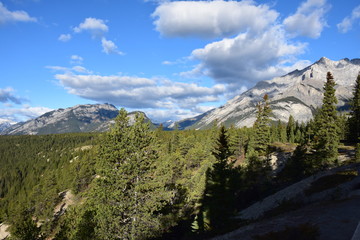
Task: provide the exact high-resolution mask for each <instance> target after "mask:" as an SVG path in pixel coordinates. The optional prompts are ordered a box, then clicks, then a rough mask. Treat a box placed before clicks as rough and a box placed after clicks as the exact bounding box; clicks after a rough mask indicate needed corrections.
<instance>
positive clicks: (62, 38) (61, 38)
mask: <svg viewBox="0 0 360 240" xmlns="http://www.w3.org/2000/svg"><path fill="white" fill-rule="evenodd" d="M71 38H72V36H71V34H61V35H60V36H59V38H58V40H59V41H62V42H67V41H70V39H71Z"/></svg>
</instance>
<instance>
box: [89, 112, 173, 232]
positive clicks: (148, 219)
mask: <svg viewBox="0 0 360 240" xmlns="http://www.w3.org/2000/svg"><path fill="white" fill-rule="evenodd" d="M155 148H156V145H155V142H154V138H153V136H152V132H150V131H149V124H148V123H144V117H143V115H140V114H137V115H136V118H135V123H134V124H133V125H131V126H130V125H129V120H128V117H127V113H126V111H125V110H124V109H121V110H120V112H119V115H118V116H117V118H116V119H115V125H114V127H113V128H112V129H111V130H110V132H109V133H108V134H106V135H105V137H104V139H103V141H102V142H101V148H100V151H99V154H98V171H97V176H98V177H97V178H96V179H95V182H94V187H93V189H92V200H93V202H92V205H93V208H94V211H95V216H94V218H95V221H94V222H95V223H96V224H97V226H96V228H95V234H96V237H97V239H146V238H151V237H155V236H157V235H158V234H160V233H161V232H162V231H164V230H165V229H164V228H165V227H164V226H163V224H166V223H164V222H162V221H163V218H162V214H161V211H162V209H163V208H164V206H165V205H167V204H168V203H169V201H170V198H171V196H172V192H171V191H169V190H167V189H166V188H165V183H163V182H161V179H162V178H161V176H158V174H159V172H157V169H156V161H157V159H158V153H157V151H156V150H155Z"/></svg>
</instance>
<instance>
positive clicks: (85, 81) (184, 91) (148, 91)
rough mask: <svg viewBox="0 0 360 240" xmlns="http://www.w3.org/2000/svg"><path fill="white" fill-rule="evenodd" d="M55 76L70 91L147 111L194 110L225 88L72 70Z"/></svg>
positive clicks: (212, 99)
mask: <svg viewBox="0 0 360 240" xmlns="http://www.w3.org/2000/svg"><path fill="white" fill-rule="evenodd" d="M55 79H57V80H58V81H59V83H60V85H62V86H63V87H64V88H65V89H67V91H68V92H69V93H70V94H73V95H77V96H79V97H82V98H85V99H89V100H93V101H98V102H109V103H113V104H115V105H117V106H121V107H126V108H134V109H147V110H146V111H147V112H148V109H152V110H155V109H157V110H163V111H165V110H171V109H187V111H188V110H189V109H195V107H197V106H198V105H199V104H202V103H205V102H216V101H218V100H219V97H220V96H221V95H223V94H224V92H225V89H226V88H225V86H224V85H222V84H217V85H215V86H213V87H203V86H199V85H198V84H195V83H182V82H172V81H170V80H166V79H165V80H164V79H149V78H141V77H136V76H117V75H113V76H102V75H94V74H90V75H83V74H77V73H76V72H74V71H73V72H69V71H65V73H63V74H56V75H55ZM167 117H168V118H169V117H170V115H168V116H167Z"/></svg>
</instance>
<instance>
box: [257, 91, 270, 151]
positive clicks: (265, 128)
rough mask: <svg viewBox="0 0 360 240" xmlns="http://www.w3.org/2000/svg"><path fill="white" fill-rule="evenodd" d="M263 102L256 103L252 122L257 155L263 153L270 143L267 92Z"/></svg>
mask: <svg viewBox="0 0 360 240" xmlns="http://www.w3.org/2000/svg"><path fill="white" fill-rule="evenodd" d="M263 99H264V102H263V103H261V102H259V103H258V105H257V117H256V121H255V123H254V126H253V127H254V129H255V135H254V148H255V151H256V152H257V153H258V154H259V155H265V154H266V153H267V150H268V146H269V143H270V126H269V123H270V113H271V109H270V104H269V97H268V95H267V94H265V95H264V98H263Z"/></svg>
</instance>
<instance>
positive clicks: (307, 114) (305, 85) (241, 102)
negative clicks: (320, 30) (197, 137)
mask: <svg viewBox="0 0 360 240" xmlns="http://www.w3.org/2000/svg"><path fill="white" fill-rule="evenodd" d="M359 71H360V59H352V60H349V59H347V58H345V59H342V60H340V61H332V60H330V59H327V58H325V57H323V58H321V59H320V60H319V61H317V62H315V63H314V64H312V65H310V66H308V67H306V68H304V69H302V70H295V71H293V72H291V73H289V74H287V75H284V76H281V77H276V78H274V79H271V80H267V81H262V82H259V83H257V84H256V85H255V86H254V87H253V88H251V89H249V90H248V91H246V92H244V93H242V94H241V95H239V96H236V97H235V98H233V99H231V100H230V101H228V102H227V103H226V104H225V105H223V106H221V107H219V108H216V109H213V110H211V111H209V112H207V113H204V114H202V115H200V116H198V117H195V118H194V119H195V120H196V121H195V122H194V121H191V120H187V121H181V122H189V124H188V125H187V126H186V127H187V128H191V129H204V128H208V127H210V126H211V125H212V124H213V122H214V121H215V120H216V121H217V122H218V123H219V124H225V125H226V126H230V125H231V124H233V125H234V126H236V127H242V126H248V127H249V126H252V124H253V123H254V121H255V117H256V104H257V103H258V102H259V101H261V99H262V97H263V96H264V95H265V94H268V95H269V99H270V106H271V109H272V114H273V117H272V118H273V119H274V120H281V121H282V122H287V121H288V119H289V116H290V115H292V116H293V117H294V118H295V120H297V121H299V122H306V121H308V120H310V119H311V118H312V116H313V114H314V110H315V109H316V108H318V107H319V106H320V105H321V103H322V96H323V90H322V89H323V86H324V82H325V80H326V73H327V72H331V73H332V74H333V76H334V78H335V82H336V84H337V86H336V96H337V98H338V101H339V102H338V108H340V109H347V108H348V106H347V102H348V101H349V99H350V97H351V96H352V89H353V86H354V83H355V80H356V77H357V74H358V73H359Z"/></svg>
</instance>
